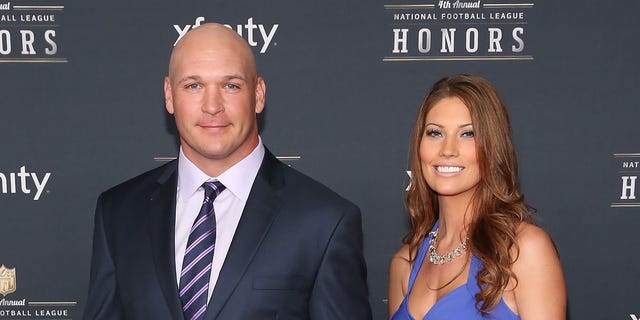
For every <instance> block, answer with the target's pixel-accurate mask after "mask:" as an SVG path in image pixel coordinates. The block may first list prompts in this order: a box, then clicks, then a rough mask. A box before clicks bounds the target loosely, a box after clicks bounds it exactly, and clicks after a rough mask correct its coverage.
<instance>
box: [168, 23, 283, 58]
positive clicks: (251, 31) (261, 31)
mask: <svg viewBox="0 0 640 320" xmlns="http://www.w3.org/2000/svg"><path fill="white" fill-rule="evenodd" d="M202 23H204V17H197V18H196V20H195V21H194V23H193V25H190V24H187V25H185V26H180V25H177V24H174V25H173V28H174V29H175V30H176V32H177V33H178V38H177V39H176V41H175V42H174V43H173V45H174V46H175V45H176V43H178V40H180V38H182V37H183V36H184V35H185V34H187V32H189V30H190V29H195V28H197V27H198V26H200V25H201V24H202ZM225 26H226V27H227V28H229V29H234V30H235V31H236V32H237V33H238V34H239V35H240V36H241V37H244V38H245V39H246V40H247V42H248V43H249V45H250V46H252V47H257V46H260V53H265V52H267V49H269V45H270V44H271V40H273V37H274V36H275V34H276V30H278V26H279V24H277V23H276V24H274V25H272V26H271V27H270V28H269V27H265V25H263V24H260V23H259V24H255V23H254V22H253V17H251V18H249V19H247V23H245V24H243V23H240V24H236V25H230V24H225Z"/></svg>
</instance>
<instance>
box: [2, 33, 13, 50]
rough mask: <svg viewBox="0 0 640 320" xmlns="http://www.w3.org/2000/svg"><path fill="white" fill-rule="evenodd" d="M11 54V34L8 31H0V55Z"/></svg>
mask: <svg viewBox="0 0 640 320" xmlns="http://www.w3.org/2000/svg"><path fill="white" fill-rule="evenodd" d="M9 53H11V34H10V33H9V31H8V30H0V54H9Z"/></svg>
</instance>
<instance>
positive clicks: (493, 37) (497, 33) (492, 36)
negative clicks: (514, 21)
mask: <svg viewBox="0 0 640 320" xmlns="http://www.w3.org/2000/svg"><path fill="white" fill-rule="evenodd" d="M500 40H502V30H501V29H499V28H489V50H488V51H489V52H502V47H501V46H500Z"/></svg>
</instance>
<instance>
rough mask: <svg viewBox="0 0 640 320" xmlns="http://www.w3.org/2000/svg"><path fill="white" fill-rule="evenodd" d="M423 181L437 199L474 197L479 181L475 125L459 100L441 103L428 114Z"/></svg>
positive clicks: (422, 153) (422, 150)
mask: <svg viewBox="0 0 640 320" xmlns="http://www.w3.org/2000/svg"><path fill="white" fill-rule="evenodd" d="M420 162H421V165H422V172H423V174H424V179H425V180H426V181H427V184H428V185H429V187H431V189H433V190H434V191H435V192H437V193H438V196H441V197H442V196H460V195H466V196H471V195H472V194H473V192H474V191H475V188H476V186H477V185H478V183H479V182H480V168H479V166H478V159H477V154H476V144H475V139H474V131H473V124H472V122H471V114H470V113H469V109H468V108H467V106H466V105H465V104H464V103H463V102H462V100H460V98H457V97H449V98H444V99H442V100H440V101H438V102H437V103H436V104H435V105H434V106H433V107H432V108H431V110H430V111H429V113H427V119H426V126H425V131H424V135H423V137H422V141H421V142H420Z"/></svg>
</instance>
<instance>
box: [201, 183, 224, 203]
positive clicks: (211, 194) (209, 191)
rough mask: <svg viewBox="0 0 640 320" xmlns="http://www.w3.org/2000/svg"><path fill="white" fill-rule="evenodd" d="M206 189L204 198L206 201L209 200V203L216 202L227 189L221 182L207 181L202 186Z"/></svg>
mask: <svg viewBox="0 0 640 320" xmlns="http://www.w3.org/2000/svg"><path fill="white" fill-rule="evenodd" d="M202 187H203V188H204V198H205V201H206V200H207V199H208V200H209V201H213V200H215V198H216V197H217V196H218V195H219V194H220V193H221V192H222V191H224V189H225V188H226V187H225V186H224V185H223V184H222V183H221V182H220V181H217V180H216V181H207V182H205V183H203V184H202Z"/></svg>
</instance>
